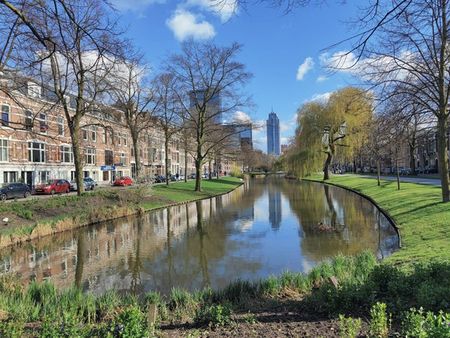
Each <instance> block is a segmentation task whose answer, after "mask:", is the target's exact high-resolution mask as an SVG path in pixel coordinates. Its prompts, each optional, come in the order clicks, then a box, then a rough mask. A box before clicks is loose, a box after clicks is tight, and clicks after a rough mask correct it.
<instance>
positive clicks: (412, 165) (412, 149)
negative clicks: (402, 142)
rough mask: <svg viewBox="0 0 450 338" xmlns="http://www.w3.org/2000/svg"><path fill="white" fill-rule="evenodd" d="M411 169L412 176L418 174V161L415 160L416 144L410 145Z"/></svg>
mask: <svg viewBox="0 0 450 338" xmlns="http://www.w3.org/2000/svg"><path fill="white" fill-rule="evenodd" d="M408 145H409V167H410V168H411V175H415V174H416V159H415V158H414V150H415V148H416V145H415V143H409V144H408Z"/></svg>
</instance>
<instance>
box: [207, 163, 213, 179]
mask: <svg viewBox="0 0 450 338" xmlns="http://www.w3.org/2000/svg"><path fill="white" fill-rule="evenodd" d="M211 179H212V173H211V160H209V161H208V180H211Z"/></svg>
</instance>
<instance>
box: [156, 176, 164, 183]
mask: <svg viewBox="0 0 450 338" xmlns="http://www.w3.org/2000/svg"><path fill="white" fill-rule="evenodd" d="M165 181H166V178H165V177H164V176H163V175H155V178H154V179H153V182H154V183H163V182H165Z"/></svg>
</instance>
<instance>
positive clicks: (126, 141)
mask: <svg viewBox="0 0 450 338" xmlns="http://www.w3.org/2000/svg"><path fill="white" fill-rule="evenodd" d="M123 144H124V145H127V144H128V140H127V137H126V136H125V137H124V138H123Z"/></svg>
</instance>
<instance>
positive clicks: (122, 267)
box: [0, 179, 397, 294]
mask: <svg viewBox="0 0 450 338" xmlns="http://www.w3.org/2000/svg"><path fill="white" fill-rule="evenodd" d="M396 247H397V237H396V234H395V231H394V230H393V229H392V227H391V226H390V225H389V223H388V222H387V220H386V219H385V218H384V217H383V216H382V215H380V214H379V213H378V211H377V210H376V208H374V207H373V205H371V204H370V203H368V202H367V201H366V200H364V199H362V198H361V197H359V196H357V195H354V194H352V193H349V192H347V191H345V190H342V189H337V188H334V187H328V186H322V185H320V184H315V183H296V182H294V183H293V182H289V181H284V180H280V179H255V180H252V181H250V182H247V184H245V185H244V186H242V187H240V188H239V189H237V190H235V191H234V192H233V193H231V194H228V195H223V196H219V197H216V198H212V199H209V200H203V201H197V202H194V203H189V204H186V205H180V206H175V207H171V208H168V209H163V210H158V211H155V212H151V213H148V214H145V215H143V216H140V217H129V218H124V219H119V220H115V221H113V222H106V223H104V224H99V225H97V226H93V227H88V228H84V229H81V230H79V231H74V232H67V233H63V234H60V235H58V236H54V237H51V238H44V239H42V240H40V241H37V242H32V243H27V244H26V245H24V246H22V247H14V248H9V249H7V250H3V251H2V252H1V253H0V259H1V261H0V264H1V267H0V269H1V270H0V271H1V272H2V273H6V272H11V271H13V272H17V273H20V274H21V276H22V279H23V281H24V282H25V283H26V282H28V281H30V280H34V279H36V280H39V281H42V280H47V279H48V280H51V281H52V282H53V283H55V284H56V285H57V287H60V288H63V287H68V286H70V285H73V284H75V285H78V286H80V287H82V288H83V289H84V290H86V291H90V292H93V293H97V294H98V293H102V292H104V291H105V290H108V289H116V290H119V291H132V292H135V293H142V292H146V291H149V290H155V289H156V290H159V291H161V292H163V293H166V292H168V291H169V290H170V289H171V288H172V287H173V286H178V287H184V288H187V289H191V290H192V289H197V288H203V287H206V286H211V287H213V288H219V287H223V286H225V285H226V284H228V283H229V282H230V281H231V280H234V279H236V278H243V279H257V278H261V277H265V276H267V275H269V274H279V273H281V272H282V271H284V270H287V269H288V270H292V271H307V270H309V269H310V268H311V267H312V266H314V265H315V264H317V263H318V262H320V261H323V260H325V259H327V258H329V257H331V256H333V255H335V254H337V253H344V254H353V253H357V252H360V251H362V250H364V249H369V250H372V251H373V252H376V253H377V254H378V256H380V257H384V256H386V255H388V254H389V253H390V252H391V251H392V250H394V249H395V248H396Z"/></svg>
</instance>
